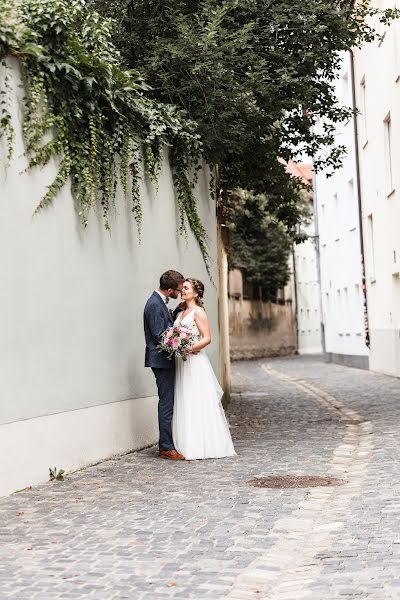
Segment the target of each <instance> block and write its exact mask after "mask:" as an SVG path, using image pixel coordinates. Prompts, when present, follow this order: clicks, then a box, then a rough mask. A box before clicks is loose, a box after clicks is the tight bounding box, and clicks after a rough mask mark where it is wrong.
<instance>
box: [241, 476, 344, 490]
mask: <svg viewBox="0 0 400 600" xmlns="http://www.w3.org/2000/svg"><path fill="white" fill-rule="evenodd" d="M247 483H248V484H249V485H251V486H253V487H259V488H310V487H322V486H328V485H331V486H333V485H343V484H344V483H345V481H343V479H335V477H321V476H320V475H270V476H269V477H255V478H254V479H250V480H249V481H248V482H247Z"/></svg>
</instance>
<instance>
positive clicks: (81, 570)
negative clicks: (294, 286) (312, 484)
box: [0, 357, 400, 600]
mask: <svg viewBox="0 0 400 600" xmlns="http://www.w3.org/2000/svg"><path fill="white" fill-rule="evenodd" d="M232 371H233V377H234V386H235V389H234V394H233V397H232V401H231V403H230V406H229V409H228V411H227V414H228V418H229V421H230V424H231V428H232V433H233V437H234V442H235V447H236V451H237V453H238V456H237V457H235V458H230V459H224V460H209V461H197V462H196V461H194V462H183V461H182V462H172V461H166V460H161V459H159V458H158V455H157V452H156V449H155V448H149V449H146V450H144V451H142V452H138V453H133V454H129V455H127V456H123V457H121V458H118V459H116V460H110V461H107V462H104V463H102V464H99V465H97V466H94V467H91V468H88V469H86V470H84V471H80V472H77V473H74V474H71V475H68V476H67V479H66V481H65V482H54V483H49V484H46V485H43V486H38V487H35V488H33V489H32V490H29V491H24V492H21V493H18V494H14V495H12V496H10V497H8V498H2V499H0V515H1V525H0V541H1V544H0V599H1V600H5V599H6V598H15V599H18V600H56V599H59V598H65V599H73V598H77V599H80V598H88V599H90V598H93V599H96V600H101V599H104V600H122V599H129V600H141V599H146V600H147V599H149V600H150V599H151V600H159V599H163V598H183V599H186V598H195V599H198V600H201V599H203V598H211V599H213V600H219V599H222V598H236V599H242V600H246V599H269V600H300V599H305V600H333V599H339V598H340V599H344V598H356V599H363V598H371V599H375V600H383V599H386V598H388V599H389V598H390V599H395V600H399V599H400V518H399V517H400V501H399V496H400V481H399V475H400V466H399V459H398V457H399V451H400V418H399V417H400V380H398V379H395V378H390V377H385V376H383V375H378V374H374V373H371V372H368V371H361V370H356V369H349V368H346V367H340V366H337V365H327V364H324V363H323V362H322V360H320V359H319V358H315V357H309V358H304V357H301V358H299V357H294V358H282V359H264V360H260V361H254V362H237V363H233V365H232ZM57 466H60V467H62V465H57ZM284 474H295V475H322V476H332V477H336V478H338V479H340V480H344V482H345V483H344V484H343V485H339V486H327V487H317V488H300V489H265V488H258V487H252V486H250V485H249V484H248V483H247V482H248V481H249V480H251V479H252V478H255V477H263V476H268V475H284Z"/></svg>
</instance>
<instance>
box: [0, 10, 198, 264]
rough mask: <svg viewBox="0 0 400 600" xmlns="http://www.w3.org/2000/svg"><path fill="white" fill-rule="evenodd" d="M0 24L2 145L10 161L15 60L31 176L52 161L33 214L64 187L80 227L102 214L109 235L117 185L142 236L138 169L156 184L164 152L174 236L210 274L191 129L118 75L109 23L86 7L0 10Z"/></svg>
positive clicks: (134, 76)
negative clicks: (191, 242) (184, 239)
mask: <svg viewBox="0 0 400 600" xmlns="http://www.w3.org/2000/svg"><path fill="white" fill-rule="evenodd" d="M0 14H1V23H0V61H1V65H2V71H3V77H2V82H3V85H2V89H1V94H0V135H1V134H2V135H4V136H5V137H6V139H7V148H8V157H9V158H11V155H12V146H13V137H14V132H13V128H12V122H11V114H10V108H9V106H10V95H11V89H10V83H9V81H10V78H9V72H8V69H9V66H8V63H7V60H6V59H7V57H8V56H10V55H12V56H15V57H17V58H18V59H19V60H20V61H21V64H22V71H23V78H24V86H25V100H24V105H25V106H24V108H25V110H24V124H23V133H24V138H25V142H26V147H27V155H28V158H29V167H35V166H44V165H46V164H47V163H48V162H49V161H50V159H52V158H54V157H56V158H57V159H59V169H58V173H57V175H56V177H55V179H54V181H53V182H52V183H51V185H50V186H49V187H48V189H47V192H46V194H45V195H44V196H43V198H42V199H41V201H40V202H39V204H38V206H37V209H36V211H38V210H40V209H42V208H44V207H45V206H47V205H48V204H50V203H51V202H52V201H53V200H54V198H55V197H56V196H57V194H58V192H59V191H60V190H61V189H62V188H63V186H64V185H65V184H66V183H67V181H70V182H71V187H72V193H73V196H74V198H75V200H76V201H77V205H78V207H79V209H78V210H79V214H80V217H81V219H82V222H83V223H84V224H85V225H86V223H87V221H88V216H89V212H90V210H91V209H92V208H93V207H95V206H97V205H98V204H100V205H101V207H102V212H103V218H104V224H105V227H106V228H107V229H109V209H110V205H112V204H113V202H114V200H115V195H116V187H117V182H118V180H119V181H120V183H121V185H122V188H123V190H124V192H125V195H128V194H129V195H130V199H131V207H132V212H133V216H134V218H135V220H136V222H137V225H138V228H139V231H140V226H141V221H142V209H141V203H140V193H139V183H140V177H141V172H142V161H143V163H144V171H145V173H146V175H147V176H148V177H149V178H150V179H151V180H152V181H153V182H155V183H156V182H157V179H158V176H159V173H160V169H161V162H162V148H163V146H164V145H166V146H168V147H169V148H170V153H169V155H170V162H171V168H172V172H173V178H174V184H175V190H176V197H177V205H178V209H179V215H180V225H179V229H180V232H181V233H182V234H184V235H186V234H187V224H189V227H190V229H191V230H192V231H193V233H194V236H195V238H196V240H197V242H198V244H199V246H200V249H201V252H202V254H203V257H204V260H205V263H206V266H207V270H209V255H208V250H207V236H206V231H205V228H204V226H203V224H202V222H201V219H200V217H199V214H198V211H197V205H196V199H195V196H194V193H193V190H194V184H195V182H196V173H197V171H198V169H199V162H200V159H201V151H202V148H201V142H200V137H199V135H198V133H197V131H196V126H195V124H194V123H193V122H192V121H190V120H188V119H187V118H186V117H185V115H184V114H183V113H182V112H180V111H178V110H177V109H176V108H174V107H173V106H170V105H165V104H161V103H159V102H156V101H154V100H152V99H149V98H148V97H147V96H146V90H148V88H147V86H146V83H145V82H144V81H143V79H142V77H141V76H140V74H139V73H138V72H137V71H134V70H126V69H124V68H123V66H122V63H121V58H120V55H119V52H118V51H117V49H116V48H115V46H114V44H113V42H112V23H111V22H110V21H109V20H106V19H104V18H102V17H100V15H99V14H98V13H97V12H95V11H93V9H90V10H89V9H88V8H87V6H86V4H85V2H84V0H69V1H68V0H20V1H18V0H0ZM49 133H51V135H49Z"/></svg>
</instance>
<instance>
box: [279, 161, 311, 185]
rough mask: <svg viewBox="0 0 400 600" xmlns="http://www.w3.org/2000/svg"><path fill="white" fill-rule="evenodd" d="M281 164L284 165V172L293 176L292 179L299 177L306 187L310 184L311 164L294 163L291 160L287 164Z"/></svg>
mask: <svg viewBox="0 0 400 600" xmlns="http://www.w3.org/2000/svg"><path fill="white" fill-rule="evenodd" d="M281 162H282V163H283V164H285V165H286V171H287V172H288V173H290V175H293V177H300V179H302V180H303V182H304V183H305V184H307V185H309V184H310V183H312V164H308V163H304V164H301V163H295V162H294V161H293V160H289V162H287V163H285V162H284V161H281Z"/></svg>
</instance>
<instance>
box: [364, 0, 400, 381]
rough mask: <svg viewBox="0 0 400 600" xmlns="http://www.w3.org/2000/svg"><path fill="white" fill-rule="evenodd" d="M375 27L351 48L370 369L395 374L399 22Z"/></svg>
mask: <svg viewBox="0 0 400 600" xmlns="http://www.w3.org/2000/svg"><path fill="white" fill-rule="evenodd" d="M375 5H376V6H377V8H393V7H395V5H396V3H395V2H393V1H386V2H385V1H384V0H375ZM376 26H377V28H378V30H379V31H380V33H382V35H383V39H382V40H380V41H376V42H374V43H373V44H368V45H365V46H364V47H362V48H361V49H355V50H354V72H355V77H354V87H355V95H356V101H357V107H358V109H359V111H360V113H359V115H358V117H357V122H358V140H357V142H358V149H359V155H360V180H361V199H362V223H363V231H364V249H365V265H366V285H367V298H368V317H369V329H370V339H371V352H370V368H371V369H372V370H374V371H380V372H382V373H386V374H389V375H395V376H397V377H399V376H400V233H399V230H400V171H399V169H398V164H400V23H399V21H398V20H397V21H395V22H394V23H393V24H392V25H391V26H390V27H388V26H383V25H381V24H378V23H377V22H376Z"/></svg>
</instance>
